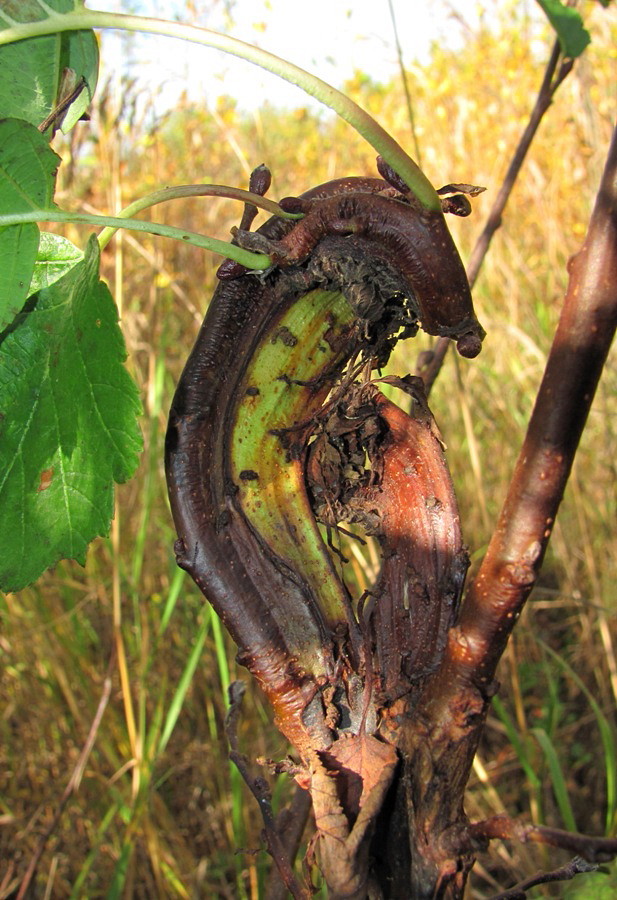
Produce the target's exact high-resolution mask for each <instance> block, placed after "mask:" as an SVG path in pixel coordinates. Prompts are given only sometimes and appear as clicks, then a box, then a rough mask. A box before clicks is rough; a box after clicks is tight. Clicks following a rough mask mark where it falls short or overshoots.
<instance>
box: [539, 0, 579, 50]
mask: <svg viewBox="0 0 617 900" xmlns="http://www.w3.org/2000/svg"><path fill="white" fill-rule="evenodd" d="M538 3H539V4H540V6H541V7H542V9H543V10H544V12H545V14H546V17H547V19H548V20H549V22H550V23H551V25H552V26H553V28H554V29H555V32H556V33H557V37H558V38H559V43H560V44H561V50H562V52H563V55H564V56H567V57H568V58H569V59H576V57H577V56H580V55H581V53H582V52H583V50H584V49H585V47H586V46H587V44H589V42H590V41H591V37H590V35H589V32H588V31H587V29H586V28H585V27H584V25H583V20H582V18H581V14H580V13H579V12H577V11H576V10H575V9H572V7H570V6H565V5H564V4H563V3H562V2H561V0H538Z"/></svg>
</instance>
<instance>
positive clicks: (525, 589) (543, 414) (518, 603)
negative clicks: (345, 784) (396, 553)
mask: <svg viewBox="0 0 617 900" xmlns="http://www.w3.org/2000/svg"><path fill="white" fill-rule="evenodd" d="M616 327H617V129H615V132H614V134H613V140H612V142H611V146H610V148H609V152H608V158H607V162H606V167H605V170H604V174H603V176H602V181H601V184H600V189H599V192H598V196H597V199H596V204H595V207H594V210H593V213H592V216H591V221H590V224H589V230H588V232H587V237H586V239H585V242H584V244H583V247H582V249H581V250H580V251H579V253H578V254H577V256H576V257H575V258H574V260H573V262H572V264H571V266H570V283H569V285H568V291H567V294H566V297H565V300H564V305H563V309H562V312H561V316H560V319H559V324H558V326H557V331H556V333H555V338H554V340H553V345H552V347H551V351H550V353H549V357H548V361H547V364H546V369H545V372H544V377H543V379H542V383H541V385H540V389H539V391H538V396H537V398H536V403H535V406H534V409H533V412H532V415H531V420H530V422H529V426H528V429H527V434H526V436H525V440H524V443H523V446H522V448H521V452H520V454H519V457H518V460H517V463H516V467H515V470H514V474H513V476H512V480H511V482H510V486H509V489H508V494H507V496H506V499H505V502H504V505H503V507H502V510H501V514H500V517H499V521H498V523H497V527H496V529H495V532H494V534H493V537H492V539H491V542H490V544H489V547H488V550H487V552H486V556H485V557H484V559H483V561H482V564H481V566H480V569H479V571H478V574H477V575H476V577H475V578H474V580H473V582H472V584H471V585H470V586H469V589H468V591H467V594H466V597H465V600H464V603H463V606H462V611H461V615H460V619H459V622H458V625H457V627H456V628H453V629H452V630H451V639H450V641H449V644H448V647H447V649H446V653H445V655H444V658H443V661H442V664H441V667H440V669H439V671H438V673H437V674H436V675H435V678H434V680H432V681H431V691H430V696H427V698H426V707H427V708H426V709H425V710H422V708H421V707H422V704H420V705H419V712H418V714H420V713H421V712H423V713H424V714H425V715H429V716H430V717H431V721H432V722H433V723H434V728H435V731H436V732H437V731H439V730H440V729H444V731H447V729H448V728H449V722H450V721H451V717H452V709H453V707H454V705H455V704H456V703H457V702H459V703H460V696H461V695H463V694H464V692H465V691H468V692H469V691H471V692H473V693H474V694H475V695H476V696H478V694H479V695H481V696H482V697H483V698H484V703H485V707H484V713H485V711H486V705H487V704H488V700H489V697H490V693H491V690H493V686H492V685H493V678H494V675H495V669H496V667H497V663H498V662H499V659H500V657H501V655H502V653H503V651H504V649H505V647H506V644H507V641H508V638H509V636H510V633H511V631H512V629H513V627H514V625H515V624H516V621H517V619H518V617H519V615H520V612H521V609H522V607H523V605H524V603H525V601H526V599H527V597H528V596H529V593H530V592H531V589H532V588H533V586H534V584H535V581H536V578H537V576H538V573H539V571H540V567H541V565H542V560H543V558H544V554H545V552H546V548H547V546H548V542H549V539H550V536H551V533H552V530H553V527H554V522H555V517H556V515H557V511H558V509H559V505H560V503H561V500H562V497H563V492H564V490H565V486H566V482H567V480H568V476H569V474H570V469H571V467H572V463H573V460H574V455H575V453H576V450H577V447H578V442H579V440H580V437H581V434H582V432H583V428H584V426H585V422H586V420H587V415H588V413H589V409H590V407H591V403H592V400H593V397H594V394H595V391H596V388H597V386H598V382H599V379H600V375H601V373H602V368H603V366H604V363H605V361H606V357H607V355H608V351H609V349H610V345H611V342H612V339H613V336H614V334H615V329H616ZM473 731H474V730H473V729H472V732H473ZM479 733H480V729H477V728H476V729H475V734H474V733H470V735H469V741H470V742H471V743H473V742H474V740H477V738H478V737H479ZM465 743H466V742H465V741H461V742H460V744H459V749H460V750H461V751H462V752H465V747H464V745H465ZM472 749H473V752H475V747H473V748H471V747H467V751H466V752H467V753H468V754H469V755H468V762H469V764H471V759H472V758H473V752H470V751H471V750H472Z"/></svg>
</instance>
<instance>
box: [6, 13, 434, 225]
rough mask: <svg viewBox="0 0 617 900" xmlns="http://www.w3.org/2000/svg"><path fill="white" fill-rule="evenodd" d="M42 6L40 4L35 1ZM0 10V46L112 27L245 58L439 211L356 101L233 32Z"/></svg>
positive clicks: (411, 166) (421, 177) (116, 17)
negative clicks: (347, 129)
mask: <svg viewBox="0 0 617 900" xmlns="http://www.w3.org/2000/svg"><path fill="white" fill-rule="evenodd" d="M41 5H42V6H43V7H44V8H46V7H45V6H44V4H41ZM0 16H1V17H2V18H3V19H4V20H5V21H6V22H7V25H9V27H8V28H6V29H5V30H4V31H0V46H2V45H3V44H9V43H12V42H14V41H20V40H24V39H25V38H32V37H39V36H41V35H44V34H56V33H57V32H62V31H81V30H84V29H88V28H114V29H124V30H125V31H138V32H144V33H148V34H160V35H164V36H166V37H173V38H181V39H183V40H186V41H191V42H192V43H195V44H201V45H202V46H205V47H213V48H215V49H217V50H222V51H223V52H225V53H230V54H232V55H233V56H238V57H240V58H241V59H245V60H246V61H247V62H250V63H253V64H254V65H257V66H261V68H263V69H267V70H268V71H269V72H272V73H273V74H274V75H278V76H279V78H283V79H284V80H285V81H289V82H291V83H292V84H295V85H296V86H297V87H299V88H301V89H302V90H303V91H305V92H306V93H307V94H310V95H311V96H312V97H315V98H316V99H317V100H319V101H320V102H321V103H323V104H324V105H325V106H328V107H329V108H330V109H332V110H333V111H334V112H335V113H336V114H337V115H339V116H340V117H341V118H342V119H344V120H345V121H346V122H348V123H349V124H350V125H351V126H352V127H353V128H355V130H356V131H357V132H358V134H360V135H361V136H362V137H363V138H365V140H367V141H368V143H369V144H370V145H371V146H372V147H374V149H375V150H376V151H377V152H378V153H379V154H380V155H381V156H382V157H383V158H384V159H385V161H386V162H387V163H388V164H389V165H390V166H391V167H392V168H393V169H394V171H395V172H397V174H398V175H400V177H401V178H402V179H403V180H404V181H405V183H406V184H407V185H408V187H409V189H410V190H411V191H412V193H413V194H414V195H415V197H416V198H417V200H418V202H419V203H420V204H421V205H422V206H424V207H425V208H426V209H428V210H433V211H437V212H439V211H441V204H440V201H439V197H438V196H437V194H436V192H435V189H434V188H433V186H432V184H431V183H430V181H429V180H428V178H427V177H426V175H425V174H424V172H422V170H421V169H420V168H419V167H418V166H417V165H416V163H415V162H414V161H413V160H412V159H411V158H410V157H409V156H408V155H407V154H406V153H405V151H404V150H403V149H402V148H401V147H400V146H399V145H398V143H397V142H396V141H395V140H394V138H393V137H392V136H391V135H390V134H388V132H387V131H386V130H385V129H384V128H382V127H381V125H379V124H378V123H377V122H376V121H375V120H374V119H373V118H372V116H370V115H369V114H368V113H367V112H366V111H365V110H363V109H362V107H361V106H358V104H357V103H354V101H353V100H351V99H350V98H349V97H347V96H345V94H343V93H342V92H341V91H338V90H337V89H336V88H333V87H332V85H330V84H328V83H327V82H326V81H322V80H321V78H317V77H316V76H315V75H311V74H310V73H309V72H306V71H305V70H304V69H301V68H300V67H299V66H296V65H294V64H293V63H290V62H288V61H287V60H284V59H281V58H280V57H278V56H275V55H274V54H273V53H268V52H267V50H261V49H260V48H259V47H253V46H252V45H251V44H246V43H245V42H244V41H239V40H238V39H237V38H233V37H229V36H228V35H224V34H219V33H218V32H216V31H211V30H210V29H209V28H200V27H198V26H196V25H185V24H183V23H181V22H168V21H166V20H164V19H156V18H149V17H145V16H131V15H125V14H122V13H108V12H102V11H100V10H95V9H92V10H90V9H85V8H84V7H83V6H80V7H79V8H76V9H74V10H73V11H71V12H67V13H56V12H53V13H52V12H51V11H50V14H49V16H48V18H46V19H41V20H39V21H36V22H16V21H15V20H13V19H12V18H11V17H10V16H9V15H8V14H7V13H2V12H0Z"/></svg>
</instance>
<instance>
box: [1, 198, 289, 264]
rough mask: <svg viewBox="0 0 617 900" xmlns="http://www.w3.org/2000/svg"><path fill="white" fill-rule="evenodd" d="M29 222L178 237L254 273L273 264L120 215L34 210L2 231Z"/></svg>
mask: <svg viewBox="0 0 617 900" xmlns="http://www.w3.org/2000/svg"><path fill="white" fill-rule="evenodd" d="M138 202H139V201H138ZM26 222H61V223H70V224H74V225H94V226H97V225H107V226H108V227H111V228H114V229H118V228H127V229H129V231H142V232H145V233H146V234H156V235H158V236H159V237H168V238H174V239H175V240H177V241H184V242H185V243H186V244H193V245H194V246H195V247H201V248H202V249H203V250H211V251H212V252H213V253H219V254H220V255H221V256H225V257H229V258H230V259H234V260H235V261H236V262H239V263H240V264H241V265H243V266H246V268H247V269H251V270H259V269H268V268H269V267H270V266H271V264H272V261H271V259H270V257H269V256H266V255H265V254H264V253H251V252H250V251H249V250H243V249H242V248H241V247H237V246H236V245H235V244H230V243H228V242H227V241H219V240H217V239H216V238H210V237H206V236H205V235H203V234H197V233H196V232H195V231H185V230H184V229H182V228H174V226H172V225H159V224H157V223H155V222H144V221H143V220H142V219H126V218H122V217H120V216H94V215H90V214H89V213H72V212H62V211H61V210H55V209H34V210H31V211H30V212H23V213H12V214H11V215H6V216H0V228H2V227H3V226H4V225H23V224H24V223H26ZM109 237H111V235H109V236H108V238H107V239H108V240H109ZM105 243H106V242H105ZM102 246H104V244H103V245H102Z"/></svg>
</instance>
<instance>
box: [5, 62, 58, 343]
mask: <svg viewBox="0 0 617 900" xmlns="http://www.w3.org/2000/svg"><path fill="white" fill-rule="evenodd" d="M0 69H1V66H0ZM59 161H60V158H59V157H58V156H57V155H56V154H55V153H54V151H53V150H51V148H50V147H49V144H48V143H47V141H46V140H45V138H44V137H43V135H42V134H41V133H40V132H39V131H38V130H37V129H36V128H34V126H33V125H29V124H28V123H27V122H23V121H21V120H20V119H5V120H4V121H0V215H7V214H10V213H20V212H30V210H33V209H49V208H50V207H52V206H53V201H52V198H53V195H54V186H55V180H56V171H57V168H58V163H59ZM38 246H39V229H38V226H37V225H35V224H31V225H30V224H28V225H8V226H6V227H4V228H0V330H1V329H3V328H4V327H5V325H7V324H8V323H9V322H12V320H13V319H14V318H15V316H16V315H17V313H18V312H19V310H20V309H21V308H22V306H23V304H24V301H25V299H26V297H27V296H28V292H29V286H30V281H31V278H32V272H33V270H34V264H35V262H36V255H37V250H38Z"/></svg>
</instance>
